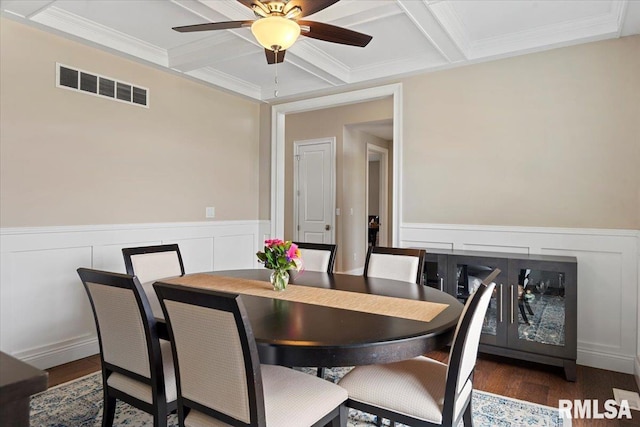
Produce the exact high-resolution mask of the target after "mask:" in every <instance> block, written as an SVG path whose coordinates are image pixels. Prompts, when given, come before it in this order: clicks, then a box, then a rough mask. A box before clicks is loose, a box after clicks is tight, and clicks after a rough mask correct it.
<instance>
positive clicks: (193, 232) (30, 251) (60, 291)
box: [0, 220, 270, 369]
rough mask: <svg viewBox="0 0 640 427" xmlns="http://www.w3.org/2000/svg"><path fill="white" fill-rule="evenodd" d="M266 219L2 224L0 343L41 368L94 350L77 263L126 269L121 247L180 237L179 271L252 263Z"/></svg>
mask: <svg viewBox="0 0 640 427" xmlns="http://www.w3.org/2000/svg"><path fill="white" fill-rule="evenodd" d="M269 230H270V222H269V221H257V220H256V221H216V222H195V223H167V224H131V225H101V226H72V227H38V228H2V229H0V249H1V259H0V265H1V267H2V268H1V270H2V271H1V275H0V349H1V350H2V351H4V352H5V353H9V354H11V355H13V356H15V357H17V358H19V359H22V360H25V361H27V362H29V363H31V364H32V365H34V366H36V367H38V368H41V369H45V368H49V367H51V366H56V365H59V364H62V363H66V362H70V361H72V360H76V359H79V358H82V357H86V356H89V355H92V354H96V353H98V352H99V348H98V342H97V338H96V333H95V324H94V320H93V315H92V313H91V309H90V306H89V302H88V300H87V296H86V294H85V291H84V288H83V287H82V285H81V282H80V279H79V278H78V275H77V273H76V269H77V268H78V267H89V268H95V269H100V270H107V271H114V272H121V273H124V272H125V268H124V261H123V258H122V252H121V249H122V248H124V247H135V246H147V245H158V244H166V243H178V244H179V245H180V251H181V253H182V257H183V260H184V266H185V271H186V272H187V273H194V272H200V271H213V270H230V269H244V268H256V267H258V266H259V264H258V263H257V262H256V256H255V253H256V251H258V250H259V249H261V248H262V245H263V241H264V238H265V237H268V236H269Z"/></svg>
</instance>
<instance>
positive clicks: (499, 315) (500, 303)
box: [496, 283, 503, 323]
mask: <svg viewBox="0 0 640 427" xmlns="http://www.w3.org/2000/svg"><path fill="white" fill-rule="evenodd" d="M498 289H500V291H499V293H500V298H499V299H498V307H496V308H497V309H498V322H500V323H502V301H503V300H502V283H500V285H499V286H498Z"/></svg>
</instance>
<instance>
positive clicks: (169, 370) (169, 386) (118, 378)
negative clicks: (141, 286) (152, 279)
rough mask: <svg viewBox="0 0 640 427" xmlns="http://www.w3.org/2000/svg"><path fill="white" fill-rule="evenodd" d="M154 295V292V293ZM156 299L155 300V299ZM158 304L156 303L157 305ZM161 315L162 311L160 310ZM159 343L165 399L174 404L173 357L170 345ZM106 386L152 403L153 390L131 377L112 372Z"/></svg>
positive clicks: (175, 389)
mask: <svg viewBox="0 0 640 427" xmlns="http://www.w3.org/2000/svg"><path fill="white" fill-rule="evenodd" d="M154 294H155V292H154ZM156 299H157V298H156ZM159 304H160V303H159V302H158V305H159ZM160 312H161V313H162V309H161V310H160ZM159 341H160V351H161V353H162V371H163V373H164V378H165V380H164V390H165V398H166V399H167V401H169V402H174V401H175V400H176V398H177V397H178V390H177V388H176V376H175V372H174V368H173V355H172V354H171V343H170V342H169V341H167V340H159ZM107 384H108V385H109V386H110V387H113V388H115V389H117V390H120V391H123V392H125V393H127V394H128V395H130V396H133V397H135V398H136V399H140V400H142V401H143V402H147V403H149V404H151V403H153V390H152V389H151V386H150V385H148V384H145V383H142V382H140V381H137V380H135V379H133V378H131V377H127V376H125V375H122V374H119V373H117V372H113V373H112V374H111V375H110V376H109V378H108V379H107Z"/></svg>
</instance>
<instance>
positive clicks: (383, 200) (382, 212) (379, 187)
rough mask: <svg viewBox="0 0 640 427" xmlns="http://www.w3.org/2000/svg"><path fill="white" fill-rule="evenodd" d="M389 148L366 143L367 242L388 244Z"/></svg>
mask: <svg viewBox="0 0 640 427" xmlns="http://www.w3.org/2000/svg"><path fill="white" fill-rule="evenodd" d="M388 176H389V150H388V149H386V148H384V147H380V146H378V145H375V144H371V143H367V169H366V188H367V191H366V206H367V244H368V245H369V246H388V245H389V243H388V242H389V203H388V200H389V197H388V195H389V179H388Z"/></svg>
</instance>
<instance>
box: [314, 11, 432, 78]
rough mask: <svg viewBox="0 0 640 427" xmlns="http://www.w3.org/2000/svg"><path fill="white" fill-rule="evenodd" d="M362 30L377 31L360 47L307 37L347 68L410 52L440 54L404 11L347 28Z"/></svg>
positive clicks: (365, 31)
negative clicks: (378, 35) (369, 40)
mask: <svg viewBox="0 0 640 427" xmlns="http://www.w3.org/2000/svg"><path fill="white" fill-rule="evenodd" d="M350 29H351V30H354V31H358V32H361V33H365V34H381V36H380V37H374V38H373V40H371V43H369V45H367V46H366V47H364V48H360V47H353V46H344V45H339V44H335V43H328V42H323V41H320V40H311V43H313V44H314V45H315V46H316V47H318V48H319V49H322V50H324V51H325V52H327V53H328V54H329V55H331V56H333V57H335V58H336V59H337V60H338V61H340V62H341V63H343V64H345V65H346V66H348V67H351V68H357V67H361V66H363V65H375V64H379V63H388V62H389V61H394V60H400V59H403V58H409V57H414V56H421V57H428V58H430V59H432V60H433V61H434V62H440V61H442V59H443V58H442V56H441V55H440V53H439V52H438V51H437V50H436V49H435V48H434V46H433V45H432V44H431V43H430V42H429V40H428V39H427V38H426V37H424V35H423V34H422V33H421V32H420V30H418V29H417V28H416V27H415V25H413V24H412V22H411V20H410V19H409V18H408V17H407V16H406V15H395V16H391V17H388V18H384V19H378V20H375V21H371V22H367V23H366V24H362V25H359V26H357V27H352V28H350Z"/></svg>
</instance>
